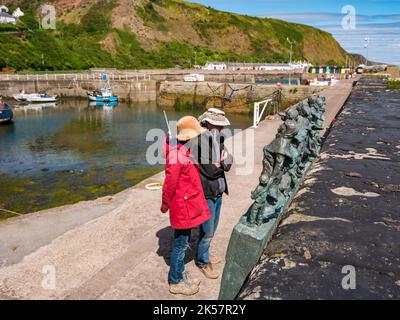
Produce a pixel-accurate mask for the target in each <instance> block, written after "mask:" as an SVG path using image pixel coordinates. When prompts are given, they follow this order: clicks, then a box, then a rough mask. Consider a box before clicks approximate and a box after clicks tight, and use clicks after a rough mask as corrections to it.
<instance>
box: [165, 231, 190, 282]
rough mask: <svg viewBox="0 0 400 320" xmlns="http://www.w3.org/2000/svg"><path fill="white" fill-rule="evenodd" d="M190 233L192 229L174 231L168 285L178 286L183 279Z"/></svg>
mask: <svg viewBox="0 0 400 320" xmlns="http://www.w3.org/2000/svg"><path fill="white" fill-rule="evenodd" d="M191 232H192V229H184V230H175V232H174V246H173V248H172V254H171V262H170V269H169V273H168V282H169V283H170V284H178V283H179V282H181V281H182V279H183V272H184V271H185V255H186V250H187V249H188V248H189V242H190V235H191Z"/></svg>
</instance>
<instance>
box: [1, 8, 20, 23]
mask: <svg viewBox="0 0 400 320" xmlns="http://www.w3.org/2000/svg"><path fill="white" fill-rule="evenodd" d="M23 16H24V13H23V12H22V10H21V9H20V8H17V9H16V10H15V11H14V12H13V14H12V15H10V14H9V13H8V8H7V7H6V6H0V24H7V23H11V24H16V23H17V20H18V19H19V18H21V17H23Z"/></svg>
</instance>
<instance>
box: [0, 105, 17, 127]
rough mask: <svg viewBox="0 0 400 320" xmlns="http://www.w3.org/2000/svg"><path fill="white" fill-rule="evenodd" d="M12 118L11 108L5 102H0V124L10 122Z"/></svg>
mask: <svg viewBox="0 0 400 320" xmlns="http://www.w3.org/2000/svg"><path fill="white" fill-rule="evenodd" d="M13 117H14V114H13V112H12V110H11V106H10V105H9V104H8V103H6V102H4V103H3V102H0V123H5V122H11V121H12V119H13Z"/></svg>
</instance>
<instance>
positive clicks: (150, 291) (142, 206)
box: [0, 80, 353, 299]
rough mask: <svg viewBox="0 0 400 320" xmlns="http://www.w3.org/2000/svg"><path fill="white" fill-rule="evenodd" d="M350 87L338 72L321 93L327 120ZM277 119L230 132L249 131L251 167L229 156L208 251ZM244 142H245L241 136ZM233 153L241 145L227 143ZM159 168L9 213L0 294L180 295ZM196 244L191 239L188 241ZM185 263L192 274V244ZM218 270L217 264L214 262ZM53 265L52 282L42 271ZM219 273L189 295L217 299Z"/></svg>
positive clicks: (228, 228)
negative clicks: (101, 190)
mask: <svg viewBox="0 0 400 320" xmlns="http://www.w3.org/2000/svg"><path fill="white" fill-rule="evenodd" d="M352 87H353V81H352V80H343V81H340V82H339V83H337V84H336V85H335V86H333V87H329V88H327V89H325V90H324V91H323V92H322V93H321V94H323V95H324V96H326V99H327V111H326V113H325V117H326V122H325V126H326V127H329V126H330V124H331V123H332V121H333V120H334V119H335V117H336V115H337V114H338V112H339V111H340V110H341V109H342V107H343V105H344V104H345V101H346V100H347V98H348V96H349V95H350V92H351V90H352ZM280 124H281V121H280V119H275V120H273V121H264V122H262V123H261V124H260V126H259V127H258V128H257V129H253V128H250V129H247V130H246V131H245V132H244V133H243V134H240V135H236V136H234V137H233V138H232V142H231V143H232V145H233V146H234V145H235V141H238V140H242V141H245V139H246V135H247V134H250V135H251V136H254V150H251V151H252V155H253V158H254V167H252V170H250V171H248V170H243V167H241V165H240V164H238V163H235V165H234V167H233V169H232V171H231V172H230V173H229V176H228V181H229V184H230V196H229V197H226V198H225V201H224V205H223V210H222V217H221V224H220V227H219V230H218V233H217V236H216V238H215V240H214V246H213V252H214V253H215V254H218V255H219V256H222V257H223V256H225V253H226V249H227V245H228V242H229V238H230V235H231V232H232V230H233V227H234V225H235V224H236V223H237V222H238V221H239V218H240V217H241V216H242V215H243V214H244V213H245V212H246V211H247V209H248V208H249V206H250V205H251V202H252V201H251V199H250V192H251V191H252V190H253V189H254V187H255V186H256V184H257V181H258V175H259V173H260V171H261V159H262V150H263V147H264V145H266V144H268V143H270V142H271V141H272V140H273V138H274V137H275V134H276V130H277V129H278V127H279V125H280ZM243 145H246V143H244V144H243ZM232 151H233V153H234V154H235V152H243V150H240V151H239V150H235V148H233V149H232ZM162 180H163V173H160V174H158V175H156V176H154V177H152V178H150V179H148V180H146V181H144V182H142V183H140V184H139V185H137V186H135V187H133V188H130V189H128V190H125V191H123V192H122V193H119V194H116V195H115V196H112V197H105V198H102V199H98V200H96V201H89V202H81V203H77V204H75V205H70V206H65V207H60V208H55V209H50V210H46V211H43V212H38V213H33V214H29V215H25V216H21V217H18V218H12V219H9V220H8V221H6V222H4V223H1V224H0V238H1V239H0V240H1V241H0V243H1V248H0V249H1V250H0V261H1V262H2V267H1V268H0V283H1V286H0V298H3V299H10V298H11V299H15V298H17V299H22V298H26V299H68V298H69V299H74V298H76V299H182V297H181V296H171V295H170V294H169V293H168V284H167V281H166V275H167V272H168V263H169V255H170V247H171V240H172V230H171V228H170V227H169V221H168V217H167V216H165V215H162V214H161V213H160V212H159V207H160V198H161V193H160V191H148V190H146V189H145V188H144V185H145V184H146V183H147V182H162ZM193 248H194V243H193ZM187 268H188V270H189V271H191V272H193V273H194V274H195V275H196V276H198V277H201V274H200V272H199V271H198V270H197V269H196V267H195V266H194V264H193V250H192V251H191V254H190V255H189V259H188V263H187ZM218 269H219V271H221V272H222V269H223V264H222V265H220V266H218ZM49 272H50V273H54V275H55V283H53V284H54V286H47V285H44V283H45V284H46V281H45V280H46V279H47V278H46V275H48V274H49ZM219 289H220V281H219V280H206V279H205V280H203V281H202V285H201V290H200V292H199V294H197V295H195V296H194V297H193V298H194V299H217V298H218V294H219Z"/></svg>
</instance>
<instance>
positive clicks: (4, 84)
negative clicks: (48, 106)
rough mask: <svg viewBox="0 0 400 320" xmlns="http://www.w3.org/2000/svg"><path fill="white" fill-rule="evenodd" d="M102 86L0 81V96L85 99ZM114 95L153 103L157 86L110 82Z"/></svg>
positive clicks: (97, 83) (147, 82)
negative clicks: (45, 95)
mask: <svg viewBox="0 0 400 320" xmlns="http://www.w3.org/2000/svg"><path fill="white" fill-rule="evenodd" d="M103 84H104V81H101V80H94V81H93V80H43V79H40V80H2V81H0V96H4V97H12V96H13V95H14V94H17V93H19V92H20V91H21V90H25V92H27V93H32V92H47V93H48V94H51V95H59V96H61V97H71V98H72V97H74V98H87V91H92V90H98V89H100V88H101V86H102V85H103ZM110 84H111V86H112V88H113V92H114V94H116V95H118V96H119V98H120V100H122V101H132V102H148V101H155V100H156V96H157V91H156V88H157V85H156V82H155V81H154V80H114V81H113V80H112V81H110Z"/></svg>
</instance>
